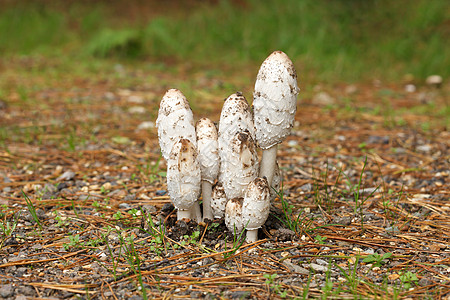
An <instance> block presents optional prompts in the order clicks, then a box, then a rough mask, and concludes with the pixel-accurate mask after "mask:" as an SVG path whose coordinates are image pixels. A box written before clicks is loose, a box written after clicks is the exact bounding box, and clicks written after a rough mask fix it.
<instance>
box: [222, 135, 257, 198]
mask: <svg viewBox="0 0 450 300" xmlns="http://www.w3.org/2000/svg"><path fill="white" fill-rule="evenodd" d="M229 146H230V149H229V150H228V152H221V153H220V152H219V153H220V154H221V156H220V162H221V172H222V176H221V180H222V184H223V188H224V190H225V194H226V196H227V199H233V198H242V197H243V196H244V193H245V189H246V188H247V185H248V184H249V183H250V181H252V180H253V179H255V178H256V177H257V176H258V170H259V164H258V154H257V153H256V145H255V142H254V140H253V139H252V137H251V135H250V133H249V132H248V131H243V132H237V133H236V134H235V135H234V136H233V138H232V139H231V140H230V141H229Z"/></svg>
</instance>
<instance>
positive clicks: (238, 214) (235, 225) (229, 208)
mask: <svg viewBox="0 0 450 300" xmlns="http://www.w3.org/2000/svg"><path fill="white" fill-rule="evenodd" d="M225 225H227V228H228V230H230V231H231V232H232V233H233V234H234V233H236V234H239V233H241V232H242V230H243V229H244V224H243V223H242V198H234V199H230V200H228V202H227V205H226V208H225Z"/></svg>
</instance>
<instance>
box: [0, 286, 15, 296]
mask: <svg viewBox="0 0 450 300" xmlns="http://www.w3.org/2000/svg"><path fill="white" fill-rule="evenodd" d="M13 293H14V287H13V286H12V284H5V285H2V286H1V287H0V296H1V297H3V298H7V297H11V296H12V295H13Z"/></svg>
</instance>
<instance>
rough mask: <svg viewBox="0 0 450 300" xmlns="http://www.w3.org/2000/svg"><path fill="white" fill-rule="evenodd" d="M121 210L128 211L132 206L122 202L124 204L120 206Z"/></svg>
mask: <svg viewBox="0 0 450 300" xmlns="http://www.w3.org/2000/svg"><path fill="white" fill-rule="evenodd" d="M119 208H120V209H124V210H128V209H131V205H130V204H128V203H126V202H122V203H120V204H119Z"/></svg>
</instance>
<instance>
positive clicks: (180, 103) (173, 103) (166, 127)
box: [156, 89, 197, 161]
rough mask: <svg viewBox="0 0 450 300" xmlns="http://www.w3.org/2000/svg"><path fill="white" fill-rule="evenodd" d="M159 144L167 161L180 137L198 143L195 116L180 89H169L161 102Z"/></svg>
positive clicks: (158, 119) (158, 124)
mask: <svg viewBox="0 0 450 300" xmlns="http://www.w3.org/2000/svg"><path fill="white" fill-rule="evenodd" d="M156 126H157V127H158V138H159V146H160V147H161V153H162V156H163V157H164V159H165V160H166V161H167V159H168V158H169V154H170V151H171V150H172V146H173V144H175V143H176V142H177V141H178V140H179V139H180V138H185V139H188V140H190V141H191V142H192V143H193V144H194V145H195V144H196V143H197V141H196V135H195V127H194V116H193V114H192V110H191V107H190V106H189V102H188V101H187V99H186V97H185V96H184V95H183V93H181V91H180V90H177V89H170V90H168V91H167V92H166V93H165V94H164V96H163V98H162V100H161V103H160V104H159V111H158V118H157V119H156Z"/></svg>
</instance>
